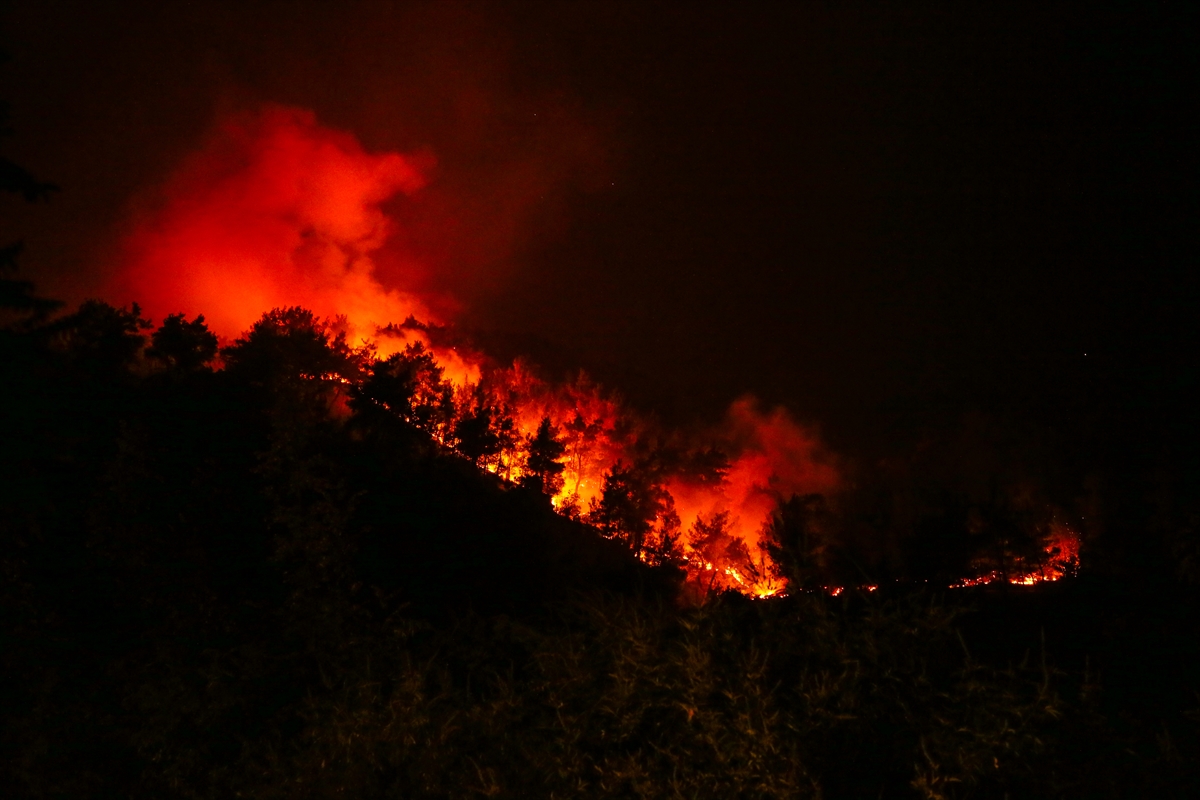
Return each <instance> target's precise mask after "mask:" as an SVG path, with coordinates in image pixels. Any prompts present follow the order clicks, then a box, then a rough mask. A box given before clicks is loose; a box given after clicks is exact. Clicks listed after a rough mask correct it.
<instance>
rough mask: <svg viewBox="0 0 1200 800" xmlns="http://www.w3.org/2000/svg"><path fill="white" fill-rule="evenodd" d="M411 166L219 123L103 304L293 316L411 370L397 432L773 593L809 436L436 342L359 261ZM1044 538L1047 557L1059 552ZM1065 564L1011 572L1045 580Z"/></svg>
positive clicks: (309, 131)
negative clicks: (681, 410)
mask: <svg viewBox="0 0 1200 800" xmlns="http://www.w3.org/2000/svg"><path fill="white" fill-rule="evenodd" d="M431 166H432V161H431V159H430V158H429V157H428V156H424V155H421V156H414V155H402V154H398V153H385V154H382V155H377V154H370V153H367V152H365V151H364V150H363V149H362V147H361V146H360V145H359V143H358V142H357V141H356V140H355V139H354V137H353V136H351V135H350V134H348V133H343V132H338V131H332V130H329V129H327V128H325V127H322V126H320V125H319V124H318V123H317V121H316V119H315V117H314V115H313V114H312V113H311V112H307V111H303V110H298V109H291V108H283V107H269V108H267V109H265V110H263V111H262V112H260V113H258V114H250V115H240V116H235V117H233V118H230V119H228V120H226V121H225V122H224V123H223V124H222V125H220V126H219V127H218V128H217V129H216V130H215V132H214V133H213V134H212V136H211V137H210V138H209V140H208V142H207V143H206V144H205V146H204V147H202V148H201V149H200V150H199V151H198V152H197V153H195V154H194V155H192V156H191V157H190V158H188V159H187V160H186V161H185V162H184V163H183V165H182V166H181V167H180V169H179V170H177V171H176V173H175V174H174V175H172V176H171V177H170V178H169V179H168V180H167V181H166V183H165V185H164V186H163V187H162V191H161V197H160V198H159V202H158V203H157V204H156V205H155V206H154V208H153V209H152V210H150V211H146V212H145V213H143V214H141V215H140V216H138V217H137V218H136V219H135V220H134V223H133V225H132V226H131V228H130V230H129V232H128V235H127V236H126V239H125V251H124V254H123V261H122V263H121V266H120V268H119V269H118V271H117V277H116V279H115V283H114V285H113V286H112V287H110V293H111V294H112V295H115V296H117V297H122V298H126V299H128V300H137V301H138V302H140V303H141V304H142V305H143V307H144V308H145V309H146V310H147V312H148V313H150V314H152V315H156V316H164V315H166V314H169V313H175V312H179V311H183V312H185V313H187V314H189V315H195V314H198V313H203V314H204V315H205V317H206V318H207V321H208V324H209V326H210V327H211V329H212V330H213V331H214V332H216V333H217V334H218V335H219V336H221V337H222V338H225V339H229V338H231V337H233V336H236V335H237V334H238V333H240V332H241V331H244V330H246V329H247V328H249V327H250V325H251V324H252V323H254V322H255V320H256V319H257V318H258V316H259V315H260V314H262V313H263V311H264V310H266V309H270V308H284V307H289V306H303V307H305V308H307V309H310V310H311V311H313V312H314V313H315V314H316V315H318V317H324V318H325V319H326V320H332V321H333V322H331V323H329V324H330V325H331V326H332V327H333V328H336V329H337V330H338V331H339V332H340V333H344V334H345V336H346V341H347V342H349V343H350V344H351V345H352V346H355V347H359V348H361V349H360V352H363V353H370V354H371V355H373V356H374V357H375V358H376V359H377V360H378V361H377V363H379V364H383V363H385V360H386V359H389V358H390V357H391V358H392V359H393V360H392V361H391V362H387V363H394V365H395V366H396V368H398V369H399V368H401V367H404V365H405V364H407V365H408V367H404V368H410V367H411V368H412V369H414V370H416V371H413V372H411V375H410V376H409V377H410V378H411V379H412V380H414V381H417V383H419V384H420V386H417V388H416V389H415V390H414V391H417V392H418V394H419V395H420V398H421V399H419V400H418V399H417V396H416V395H414V399H413V402H419V403H420V404H423V405H422V410H421V413H420V414H416V416H415V417H414V419H416V423H414V424H419V426H420V427H422V428H424V429H425V430H427V432H428V433H429V434H430V436H431V437H432V438H433V439H434V440H435V441H437V442H439V443H442V444H444V445H446V446H447V447H452V448H455V449H457V450H458V451H459V452H460V453H462V454H463V455H464V456H467V457H469V458H471V459H472V460H473V461H474V462H475V463H476V464H477V465H478V466H479V467H480V468H482V469H485V470H487V471H489V472H491V473H493V474H494V475H497V476H498V477H500V478H502V479H503V480H505V481H508V482H510V483H513V484H518V483H528V482H529V481H531V480H534V481H536V482H537V485H538V486H539V488H541V489H542V490H543V491H545V492H546V493H547V494H549V495H550V502H551V505H552V506H553V508H554V509H555V510H556V511H558V513H560V514H563V515H565V516H569V517H573V518H580V519H584V520H586V521H588V522H591V523H592V524H595V525H597V527H598V528H599V529H600V530H601V531H602V532H604V533H606V534H607V535H613V536H623V537H625V538H626V539H627V540H628V541H629V544H630V546H631V549H632V551H633V552H634V553H635V554H636V555H637V556H638V557H640V558H642V559H643V560H645V561H647V562H650V563H666V562H670V563H676V564H681V565H683V567H684V568H685V569H686V571H687V573H688V575H689V580H690V581H691V583H692V584H694V585H695V586H697V587H701V588H703V589H705V590H706V591H720V590H735V591H739V592H742V593H744V594H747V595H749V596H752V597H759V598H765V597H772V596H775V595H779V594H781V593H782V591H783V590H784V589H785V588H786V584H785V582H784V580H783V579H782V578H781V576H780V574H779V572H780V571H779V569H778V567H777V565H776V564H774V563H773V561H772V560H771V558H770V555H769V553H768V551H767V549H766V547H765V543H764V530H765V528H766V525H767V524H768V523H769V521H770V520H771V517H772V514H773V513H774V511H775V509H776V506H777V503H778V502H779V500H780V498H785V497H788V496H791V495H796V494H798V495H808V494H828V493H831V492H834V491H836V490H837V489H838V488H839V486H840V485H841V482H842V479H841V475H840V473H839V470H838V468H837V465H836V463H835V462H834V460H833V459H832V458H831V457H830V456H829V455H828V454H827V453H826V452H825V451H824V449H823V447H822V446H821V443H820V441H819V439H818V437H817V436H816V434H815V433H814V432H813V431H812V430H809V429H807V428H805V427H803V426H801V425H799V424H798V423H796V422H795V421H794V420H792V419H791V418H790V417H789V415H788V414H787V412H786V411H784V410H783V409H779V408H777V409H774V410H767V411H764V410H763V409H761V408H760V407H759V406H758V405H757V403H756V401H755V400H754V399H753V398H743V399H740V400H738V401H736V402H735V403H734V404H733V405H732V407H731V408H730V410H729V413H728V416H727V420H726V422H725V424H724V426H723V427H722V428H721V429H719V430H717V431H714V432H712V436H711V437H710V438H711V441H710V442H708V443H707V445H700V444H697V443H696V442H694V441H671V440H670V437H667V438H666V439H665V440H664V438H663V435H662V433H661V432H660V431H658V430H655V429H653V428H652V426H650V425H648V424H647V423H646V422H645V421H644V420H641V419H639V418H637V417H636V415H633V414H632V413H630V412H629V411H628V410H627V409H625V408H624V407H623V406H622V405H621V403H620V402H619V401H618V400H617V399H616V398H615V397H613V396H612V395H609V394H607V393H606V392H604V391H603V390H602V389H601V388H600V387H599V386H597V385H596V384H595V383H593V382H592V381H590V380H589V379H588V378H587V376H586V375H584V374H582V373H580V374H579V375H578V376H576V377H575V378H574V379H572V380H569V381H566V382H563V383H559V384H552V383H550V382H547V381H545V380H543V379H542V378H540V377H538V376H537V375H536V374H535V372H534V370H532V369H531V368H530V367H529V366H528V365H527V364H525V363H523V362H520V361H518V362H516V363H514V364H512V365H509V366H497V365H495V364H493V363H492V362H490V361H489V360H488V359H487V358H486V357H484V356H483V355H482V354H480V353H476V352H473V351H472V350H470V349H469V348H468V347H464V346H462V345H461V343H455V342H453V341H452V340H450V339H448V338H447V337H446V336H445V328H443V327H441V326H442V323H443V321H442V320H441V319H440V318H439V317H438V315H437V314H436V313H435V311H434V308H435V307H436V306H437V305H438V303H436V302H432V301H431V299H430V298H422V297H418V296H416V295H414V294H410V293H405V292H401V291H398V290H396V289H389V288H385V287H384V286H383V285H382V284H381V283H380V282H379V280H378V279H377V278H376V275H375V265H374V261H373V258H374V256H375V255H376V254H377V252H378V251H379V250H380V248H381V247H382V246H383V245H384V243H385V241H386V240H387V239H388V237H389V236H390V235H392V234H393V233H395V232H396V231H397V224H396V222H395V220H393V219H391V218H389V217H388V216H387V215H386V214H385V213H384V212H383V210H382V209H381V204H382V203H383V202H384V201H385V200H388V199H389V198H391V197H393V196H395V195H397V194H399V195H402V196H405V197H415V196H416V194H417V193H418V192H419V190H420V189H421V187H422V186H424V185H425V183H426V180H427V178H426V175H427V173H428V171H429V169H430V167H431ZM414 202H416V201H415V200H414ZM395 359H400V361H399V362H397V361H395ZM418 363H419V364H420V365H423V366H421V367H420V369H416V367H413V365H415V364H418ZM422 370H423V371H422ZM414 376H415V377H414ZM319 377H320V378H321V379H322V380H329V381H335V382H341V383H349V381H348V380H347V379H346V378H344V377H342V376H336V375H321V376H319ZM422 382H423V383H422ZM414 386H416V384H414ZM378 402H380V403H381V405H384V406H385V407H388V406H387V402H388V401H386V400H379V401H378ZM342 403H343V407H344V398H343V399H342ZM447 409H450V410H447ZM347 413H348V410H347ZM414 413H416V412H414ZM418 417H419V419H418ZM539 448H540V450H539ZM663 454H666V455H663ZM539 459H540V460H539ZM554 465H560V466H554ZM626 501H628V502H626ZM622 503H625V505H622ZM626 506H629V508H626ZM645 509H653V511H652V514H651V516H646V514H645ZM622 514H632V515H633V516H631V517H628V518H623V517H622V516H621V515H622ZM639 515H640V516H639ZM1062 530H1063V531H1064V532H1065V533H1063V535H1062V536H1060V537H1059V538H1058V539H1056V540H1055V541H1056V544H1055V545H1054V546H1055V547H1056V548H1057V552H1058V553H1059V554H1060V555H1061V558H1060V559H1059V561H1055V562H1054V563H1055V564H1057V563H1059V562H1060V561H1061V562H1062V563H1064V564H1065V563H1068V562H1070V561H1071V560H1072V559H1077V555H1078V540H1077V538H1071V537H1072V536H1073V534H1071V536H1067V535H1066V534H1067V533H1069V531H1068V530H1067V529H1066V528H1065V526H1064V527H1063V528H1062ZM1065 569H1066V567H1064V568H1062V569H1059V568H1058V567H1051V568H1050V569H1049V571H1043V572H1041V573H1039V574H1037V575H1032V574H1031V575H1022V576H1020V577H1019V578H1013V579H1012V580H1013V582H1038V581H1042V580H1057V579H1058V578H1059V577H1061V576H1062V575H1063V574H1066V573H1065V571H1064V570H1065ZM1056 570H1057V571H1056ZM995 579H996V577H995V576H984V577H981V578H976V579H972V580H971V581H965V582H963V583H962V585H974V584H975V583H986V582H990V581H991V580H995ZM866 588H867V590H868V591H874V589H875V588H877V587H875V586H869V587H866ZM828 591H829V592H830V593H831V594H833V595H834V596H837V595H838V594H840V593H841V592H842V589H841V588H840V587H834V588H832V589H829V590H828Z"/></svg>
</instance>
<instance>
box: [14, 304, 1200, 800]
mask: <svg viewBox="0 0 1200 800" xmlns="http://www.w3.org/2000/svg"><path fill="white" fill-rule="evenodd" d="M17 288H18V289H20V291H21V292H23V293H24V295H23V296H27V295H28V292H27V291H26V290H27V288H28V287H17ZM2 337H3V338H2V347H3V353H2V355H3V362H2V365H3V366H2V374H0V381H2V384H3V387H4V391H3V398H4V400H3V403H4V408H3V411H4V413H3V416H2V419H3V429H2V431H0V436H2V441H3V454H2V458H0V470H2V474H0V486H2V495H0V503H2V505H0V674H2V677H3V680H2V681H0V708H2V709H3V720H2V722H0V793H2V794H3V796H5V797H14V798H17V797H72V798H82V797H197V798H200V797H234V796H242V797H263V798H269V797H280V798H299V797H313V798H324V797H335V796H339V797H340V796H344V797H356V798H369V797H385V796H386V797H413V798H417V797H456V798H457V797H473V796H488V797H514V798H515V797H558V798H567V797H679V798H685V797H686V798H726V797H748V798H749V797H780V798H783V797H789V798H790V797H832V798H841V797H926V798H934V797H988V798H991V797H995V798H1002V797H1130V796H1147V797H1149V796H1154V797H1192V796H1196V795H1197V792H1198V791H1200V757H1198V756H1200V736H1198V733H1200V718H1198V716H1197V710H1198V709H1200V700H1198V698H1197V696H1196V694H1195V691H1196V690H1197V689H1200V678H1198V675H1197V665H1198V664H1200V649H1198V647H1200V645H1198V642H1200V637H1198V634H1200V629H1198V625H1197V619H1198V618H1197V614H1196V612H1197V610H1198V605H1197V598H1196V594H1195V592H1194V591H1193V590H1192V589H1190V588H1187V586H1186V584H1183V583H1179V582H1177V581H1176V579H1175V576H1174V575H1171V576H1170V577H1168V578H1164V579H1162V580H1160V581H1157V582H1150V581H1145V580H1136V579H1134V578H1133V577H1130V576H1124V577H1120V576H1116V575H1115V574H1109V575H1099V576H1089V575H1087V574H1086V570H1085V574H1083V575H1082V576H1081V577H1078V578H1075V579H1069V580H1064V581H1062V582H1060V583H1058V584H1054V585H1045V586H1041V587H1036V588H1032V589H1025V588H1017V587H1010V588H1007V590H1006V588H1003V587H1002V588H999V589H997V588H994V587H985V588H981V589H971V590H948V589H936V590H935V589H933V588H930V587H932V586H934V585H935V584H932V583H929V584H925V583H921V582H919V581H916V580H909V581H907V582H906V581H903V580H899V581H897V582H895V583H894V584H893V583H889V584H886V585H884V586H882V587H881V588H880V589H879V590H878V591H876V592H873V593H867V592H856V591H853V590H848V591H846V592H844V593H843V594H842V595H841V596H839V597H836V598H832V597H829V596H827V595H825V594H823V593H819V592H811V593H803V592H797V593H794V594H793V595H792V596H790V597H784V598H776V599H773V600H770V601H752V600H748V599H746V598H744V597H742V596H740V595H720V596H713V597H709V598H707V599H706V600H704V601H703V602H688V603H686V604H684V603H681V602H680V601H679V583H680V580H681V577H682V572H681V571H679V570H677V569H674V568H672V567H671V566H669V565H666V566H660V567H654V568H652V567H649V566H647V565H645V564H644V563H642V562H641V561H639V560H637V559H635V558H633V557H632V556H631V554H630V552H629V550H628V548H627V547H626V545H625V544H623V543H621V542H620V541H618V540H614V539H605V538H603V537H601V536H599V535H598V534H597V532H596V531H595V530H594V529H591V528H589V527H587V526H585V525H583V524H581V523H579V522H576V521H572V520H569V519H566V518H564V517H562V516H559V515H557V514H555V513H554V512H553V511H552V509H551V508H550V506H549V502H548V500H547V498H546V496H545V495H544V494H542V493H541V492H540V491H539V490H538V487H537V486H513V485H510V484H504V483H502V482H500V481H499V480H498V479H496V478H495V477H494V476H492V475H490V474H488V473H485V472H481V471H480V470H478V469H476V468H475V466H474V465H473V464H472V463H471V462H470V460H468V459H466V458H463V457H462V456H461V455H457V454H454V453H452V452H450V451H447V450H444V449H442V448H440V447H438V446H437V445H436V444H434V443H433V442H432V441H431V439H430V438H429V436H428V435H427V434H426V433H424V432H422V431H421V430H420V429H419V427H418V426H415V425H414V424H413V423H412V422H411V421H409V420H406V419H404V418H403V417H402V416H401V415H397V414H395V413H392V412H391V411H388V410H387V409H385V408H382V407H381V406H379V405H378V404H376V403H369V402H363V397H362V395H361V393H358V394H356V390H354V389H353V388H351V387H350V386H349V385H348V384H345V383H343V382H341V380H340V379H337V378H336V377H331V376H335V374H336V373H337V371H338V370H339V369H340V370H343V371H344V370H348V369H350V368H351V366H348V364H347V362H344V361H343V362H339V363H340V366H339V365H338V363H334V362H335V361H336V360H337V359H338V358H342V357H343V356H344V355H345V352H344V351H343V350H339V348H338V347H337V343H336V339H335V338H331V337H330V334H329V331H328V330H327V329H325V328H323V327H322V326H320V325H314V324H312V323H311V320H310V319H309V318H305V317H303V316H301V317H297V318H295V319H293V320H292V324H289V325H287V326H282V327H281V326H279V325H262V326H259V327H257V328H256V329H255V332H254V333H252V334H251V335H249V336H248V337H246V338H245V339H243V340H240V341H239V342H238V343H236V344H235V345H233V347H231V348H229V349H227V350H225V351H224V353H223V355H222V357H223V359H224V369H222V370H217V371H214V370H213V369H211V368H210V367H209V366H208V365H209V363H210V362H211V360H212V359H213V357H214V356H216V355H217V350H216V341H215V339H214V338H213V337H211V336H210V335H209V334H208V333H207V331H206V330H205V329H204V327H203V325H202V324H200V323H198V322H196V321H192V322H189V321H187V320H185V319H183V318H179V317H177V318H172V319H170V320H168V321H167V322H166V323H165V324H164V325H163V326H162V327H161V328H160V329H159V330H158V331H157V332H155V333H154V335H153V336H152V337H150V330H149V329H148V327H147V326H146V325H145V324H144V323H142V322H141V321H140V318H139V317H138V316H137V314H136V312H132V313H131V312H129V311H123V310H119V309H113V308H111V307H108V306H105V305H103V304H100V303H92V304H88V305H85V306H84V307H83V308H82V309H81V310H80V311H79V312H77V313H76V314H74V315H71V316H67V317H64V318H62V319H60V320H58V321H54V322H46V321H45V320H44V318H42V319H38V318H37V317H36V315H34V316H28V315H27V316H26V317H25V321H24V322H22V323H20V324H14V325H11V326H10V327H9V328H8V329H7V330H5V331H4V332H3V333H2ZM329 359H333V361H330V360H329ZM899 577H901V578H903V575H901V576H899Z"/></svg>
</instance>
